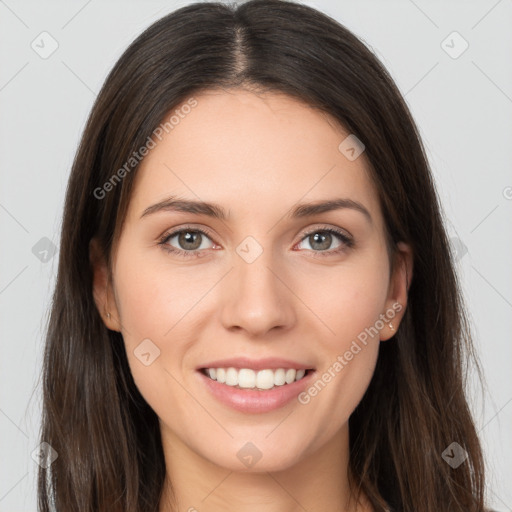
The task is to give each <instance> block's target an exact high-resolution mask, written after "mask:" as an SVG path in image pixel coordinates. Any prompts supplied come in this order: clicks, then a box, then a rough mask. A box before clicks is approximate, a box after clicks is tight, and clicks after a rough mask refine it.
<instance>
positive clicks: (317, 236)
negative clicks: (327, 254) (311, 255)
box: [311, 233, 332, 249]
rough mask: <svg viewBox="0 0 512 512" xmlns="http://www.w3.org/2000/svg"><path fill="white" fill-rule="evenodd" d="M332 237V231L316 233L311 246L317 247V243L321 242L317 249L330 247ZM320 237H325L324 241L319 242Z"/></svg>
mask: <svg viewBox="0 0 512 512" xmlns="http://www.w3.org/2000/svg"><path fill="white" fill-rule="evenodd" d="M331 237H332V235H331V234H330V233H324V234H320V233H315V234H314V235H313V243H312V244H311V247H313V248H315V244H316V243H319V244H320V247H316V248H317V249H328V248H329V246H330V245H331ZM318 239H323V241H322V240H321V241H320V242H319V241H318Z"/></svg>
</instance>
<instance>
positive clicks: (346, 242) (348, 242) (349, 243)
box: [158, 227, 354, 258]
mask: <svg viewBox="0 0 512 512" xmlns="http://www.w3.org/2000/svg"><path fill="white" fill-rule="evenodd" d="M187 232H188V233H201V235H204V236H206V237H208V238H210V239H211V238H212V236H211V234H210V233H209V232H208V231H206V230H204V229H201V228H193V227H184V228H180V229H178V230H176V231H172V232H171V233H166V234H165V235H163V237H162V238H160V241H159V242H158V245H161V246H162V249H163V250H164V251H167V252H168V253H172V254H175V255H177V256H180V257H183V258H194V257H195V258H199V257H201V256H199V253H201V252H203V250H202V249H195V250H193V251H184V250H182V249H176V248H175V247H172V246H170V245H168V244H167V242H168V241H169V240H170V239H171V238H173V237H174V236H176V235H179V234H181V233H187ZM315 233H330V234H331V235H335V236H336V237H337V238H338V239H339V240H340V241H341V242H342V245H340V247H338V248H337V249H334V250H329V251H313V252H314V253H316V254H315V255H314V257H315V258H317V257H320V258H324V257H326V256H331V255H333V254H339V253H341V252H343V251H345V250H346V249H351V248H352V247H353V246H354V240H353V239H352V238H349V237H348V236H347V235H346V234H345V233H344V232H343V231H341V230H338V229H336V228H332V227H329V228H316V229H313V230H311V231H308V232H307V233H304V235H303V237H302V238H301V240H300V241H301V242H302V241H303V240H304V239H305V238H307V237H309V236H311V235H313V234H315Z"/></svg>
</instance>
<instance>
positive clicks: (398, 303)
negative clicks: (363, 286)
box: [380, 242, 413, 341]
mask: <svg viewBox="0 0 512 512" xmlns="http://www.w3.org/2000/svg"><path fill="white" fill-rule="evenodd" d="M394 267H395V268H394V269H393V273H392V275H391V279H390V282H389V288H388V297H387V299H386V310H385V311H384V312H383V313H384V317H382V318H383V320H384V327H383V328H382V329H381V331H380V339H381V341H386V340H388V339H389V338H391V337H392V336H394V335H395V334H396V333H397V331H398V326H399V325H400V322H401V321H402V318H403V316H404V315H405V310H406V308H407V297H408V293H409V287H410V285H411V281H412V273H413V252H412V249H411V247H410V246H409V245H408V244H406V243H405V242H398V244H397V252H396V254H395V266H394ZM390 324H391V326H392V327H391V326H390Z"/></svg>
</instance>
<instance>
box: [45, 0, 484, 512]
mask: <svg viewBox="0 0 512 512" xmlns="http://www.w3.org/2000/svg"><path fill="white" fill-rule="evenodd" d="M466 355H469V356H473V357H474V352H473V346H472V344H471V338H470V333H469V329H468V325H467V320H466V316H465V313H464V309H463V304H462V299H461V295H460V289H459V284H458V282H457V278H456V275H455V272H454V264H453V260H452V256H451V254H450V250H449V245H448V240H447V236H446V232H445V229H444V226H443V222H442V219H441V215H440V207H439V201H438V198H437V195H436V192H435V189H434V185H433V181H432V176H431V173H430V170H429V167H428V163H427V159H426V156H425V153H424V150H423V147H422V144H421V141H420V138H419V136H418V131H417V129H416V126H415V124H414V121H413V120H412V118H411V115H410V113H409V110H408V108H407V106H406V105H405V102H404V101H403V99H402V97H401V95H400V93H399V91H398V89H397V87H396V86H395V84H394V83H393V81H392V79H391V78H390V76H389V75H388V73H387V72H386V70H385V69H384V68H383V66H382V65H381V64H380V63H379V61H378V60H377V58H376V57H375V56H374V55H373V54H372V53H371V52H370V51H369V50H368V49H367V48H366V46H365V45H364V44H363V43H362V42H360V41H359V40H358V39H357V38H356V37H355V36H354V35H353V34H352V33H350V32H349V31H348V30H347V29H346V28H344V27H343V26H341V25H340V24H339V23H337V22H336V21H334V20H332V19H331V18H329V17H327V16H325V15H324V14H322V13H320V12H318V11H316V10H314V9H312V8H310V7H306V6H303V5H299V4H295V3H291V2H285V1H280V0H254V1H249V2H247V3H245V4H242V5H240V6H238V7H235V6H233V7H230V6H226V5H223V4H217V3H197V4H193V5H189V6H187V7H183V8H181V9H179V10H177V11H175V12H173V13H171V14H170V15H168V16H166V17H164V18H163V19H161V20H159V21H158V22H156V23H155V24H153V25H152V26H151V27H149V28H148V29H147V30H146V31H145V32H144V33H143V34H142V35H141V36H139V37H138V38H137V39H136V41H135V42H134V43H132V44H131V45H130V47H129V48H128V49H127V50H126V52H125V53H124V54H123V55H122V56H121V58H120V59H119V61H118V62H117V64H116V65H115V67H114V69H113V70H112V72H111V73H110V75H109V76H108V78H107V80H106V82H105V84H104V86H103V89H102V90H101V92H100V94H99V95H98V98H97V100H96V103H95V105H94V107H93V110H92V112H91V115H90V118H89V121H88V123H87V126H86V128H85V131H84V134H83V138H82V141H81V144H80V147H79V150H78V153H77V155H76V159H75V162H74V165H73V169H72V172H71V176H70V180H69V185H68V190H67V196H66V202H65V211H64V220H63V226H62V236H61V248H60V261H59V270H58V278H57V283H56V289H55V296H54V301H53V304H52V311H51V319H50V324H49V329H48V334H47V345H46V351H45V362H44V404H43V424H42V433H41V440H42V441H44V442H47V443H49V445H50V446H51V447H52V450H54V452H55V454H57V455H56V458H55V459H54V460H53V462H52V463H51V464H49V465H48V467H47V469H45V468H41V471H40V475H39V506H40V510H42V511H47V510H58V511H61V510H65V511H75V510H76V511H80V512H83V511H86V510H90V511H109V512H111V511H123V512H127V511H133V512H135V511H158V512H171V511H172V512H175V511H178V510H180V511H181V510H188V511H194V510H197V511H220V510H223V511H231V510H237V511H254V510H265V511H283V510H289V511H296V510H297V511H298V510H310V511H315V510H326V509H329V510H340V511H346V512H348V511H350V512H352V511H365V512H366V511H415V512H433V511H436V512H439V511H451V512H455V511H461V512H462V511H464V512H468V511H484V510H485V507H484V489H485V488H484V464H483V458H482V452H481V446H480V443H479V439H478V437H477V434H476V430H475V426H474V423H473V419H472V417H471V413H470V410H469V408H468V403H467V400H466V397H465V393H464V387H463V379H464V371H465V366H464V364H463V362H464V361H465V356H466ZM474 360H475V362H476V363H477V368H478V360H477V359H476V357H475V359H474Z"/></svg>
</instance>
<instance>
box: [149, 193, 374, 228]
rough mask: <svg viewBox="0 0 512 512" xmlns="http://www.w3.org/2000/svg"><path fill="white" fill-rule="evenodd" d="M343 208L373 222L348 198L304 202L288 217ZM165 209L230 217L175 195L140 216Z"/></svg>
mask: <svg viewBox="0 0 512 512" xmlns="http://www.w3.org/2000/svg"><path fill="white" fill-rule="evenodd" d="M341 209H351V210H356V211H358V212H360V213H362V214H363V215H364V216H365V217H366V219H367V220H368V222H370V224H371V223H372V222H373V220H372V216H371V215H370V212H369V211H368V210H367V209H366V208H365V207H364V206H363V205H362V204H361V203H359V202H357V201H354V200H352V199H347V198H336V199H328V200H322V201H315V202H312V203H302V204H299V205H296V206H295V207H294V208H293V209H292V210H291V212H290V213H288V214H287V215H286V216H287V217H288V218H303V217H310V216H313V215H318V214H320V213H325V212H330V211H335V210H341ZM163 211H177V212H186V213H193V214H196V215H206V216H208V217H213V218H216V219H220V220H227V218H228V214H227V213H226V211H225V210H224V208H223V207H222V206H220V205H218V204H215V203H209V202H206V201H195V200H190V199H176V198H175V197H169V198H166V199H164V200H163V201H160V202H158V203H156V204H154V205H151V206H148V207H147V208H146V209H145V210H144V211H143V212H142V215H141V216H140V218H141V219H142V218H143V217H146V216H148V215H152V214H154V213H157V212H163Z"/></svg>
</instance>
